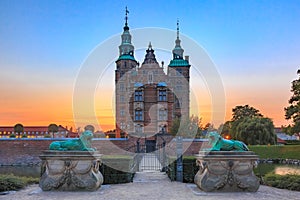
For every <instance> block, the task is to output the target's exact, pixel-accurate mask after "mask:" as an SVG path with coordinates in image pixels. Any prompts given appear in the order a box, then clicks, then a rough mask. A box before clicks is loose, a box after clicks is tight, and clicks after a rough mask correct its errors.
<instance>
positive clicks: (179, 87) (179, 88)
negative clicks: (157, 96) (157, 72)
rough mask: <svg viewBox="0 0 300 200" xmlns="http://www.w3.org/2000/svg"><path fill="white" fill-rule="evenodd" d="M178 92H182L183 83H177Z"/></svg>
mask: <svg viewBox="0 0 300 200" xmlns="http://www.w3.org/2000/svg"><path fill="white" fill-rule="evenodd" d="M176 90H182V83H181V81H177V83H176Z"/></svg>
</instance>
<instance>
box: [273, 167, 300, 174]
mask: <svg viewBox="0 0 300 200" xmlns="http://www.w3.org/2000/svg"><path fill="white" fill-rule="evenodd" d="M274 173H275V174H278V175H286V174H297V175H300V169H299V167H294V166H278V167H275V170H274Z"/></svg>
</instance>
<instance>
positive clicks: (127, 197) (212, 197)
mask: <svg viewBox="0 0 300 200" xmlns="http://www.w3.org/2000/svg"><path fill="white" fill-rule="evenodd" d="M299 197H300V192H292V191H288V190H281V189H276V188H271V187H267V186H260V188H259V190H258V192H256V193H205V192H202V191H201V190H199V189H198V188H197V187H196V185H195V184H186V183H179V182H171V181H170V180H169V179H168V178H167V176H166V175H165V174H163V173H160V172H147V173H145V172H143V173H141V172H140V173H137V174H136V176H135V178H134V181H133V183H126V184H116V185H103V186H102V187H101V188H100V189H99V190H97V191H95V192H43V191H42V190H41V189H40V188H39V187H38V185H32V186H29V187H27V188H26V189H24V190H21V191H18V192H12V193H11V194H8V195H2V196H0V199H1V200H2V199H5V200H17V199H22V200H48V199H57V200H94V199H96V200H143V199H145V200H187V199H188V200H201V199H203V200H221V199H222V200H223V199H225V200H226V199H228V200H229V199H239V200H257V199H259V200H264V199H266V200H269V199H270V200H276V199H280V200H294V199H295V200H296V199H299Z"/></svg>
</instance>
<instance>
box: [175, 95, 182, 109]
mask: <svg viewBox="0 0 300 200" xmlns="http://www.w3.org/2000/svg"><path fill="white" fill-rule="evenodd" d="M180 107H181V98H180V100H179V99H178V98H177V97H176V98H175V108H180Z"/></svg>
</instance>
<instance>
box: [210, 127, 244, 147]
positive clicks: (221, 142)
mask: <svg viewBox="0 0 300 200" xmlns="http://www.w3.org/2000/svg"><path fill="white" fill-rule="evenodd" d="M208 139H209V144H211V146H212V147H211V148H210V149H207V150H209V151H249V149H248V147H247V145H246V144H245V143H243V142H241V141H238V140H227V139H224V138H222V137H221V136H220V134H219V133H218V132H216V131H213V132H209V133H208Z"/></svg>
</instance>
